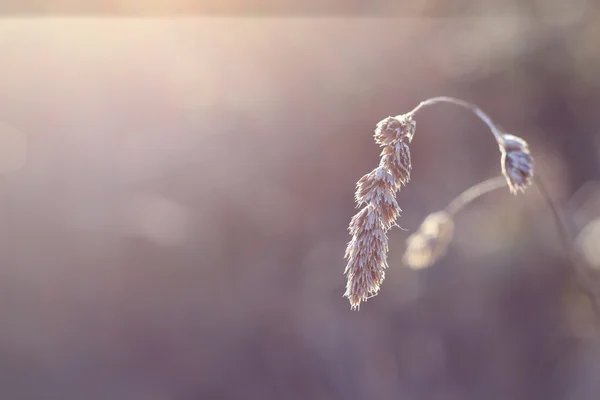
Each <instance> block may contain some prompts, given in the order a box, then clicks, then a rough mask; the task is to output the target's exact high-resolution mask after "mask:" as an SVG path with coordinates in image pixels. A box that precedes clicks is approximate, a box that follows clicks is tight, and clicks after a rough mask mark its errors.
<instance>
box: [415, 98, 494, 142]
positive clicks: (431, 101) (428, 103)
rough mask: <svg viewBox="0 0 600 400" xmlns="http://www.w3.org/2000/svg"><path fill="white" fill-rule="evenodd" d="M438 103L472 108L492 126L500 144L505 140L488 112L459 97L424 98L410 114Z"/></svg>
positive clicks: (489, 126) (491, 128)
mask: <svg viewBox="0 0 600 400" xmlns="http://www.w3.org/2000/svg"><path fill="white" fill-rule="evenodd" d="M438 103H451V104H456V105H458V106H461V107H464V108H466V109H468V110H471V111H472V112H473V113H474V114H475V115H477V117H479V119H480V120H482V121H483V122H484V123H485V124H486V125H487V126H488V128H490V131H492V134H493V135H494V137H495V138H496V141H497V142H498V144H502V141H503V139H502V132H501V131H500V129H498V127H497V126H496V124H494V122H493V121H492V119H491V118H490V117H489V116H488V115H487V114H486V113H484V112H483V111H482V110H481V109H480V108H479V107H477V106H476V105H475V104H472V103H469V102H467V101H464V100H460V99H457V98H454V97H449V96H439V97H432V98H430V99H427V100H424V101H422V102H421V103H419V105H418V106H416V107H415V108H414V109H413V110H412V111H410V112H408V115H410V116H413V115H415V114H416V113H417V112H418V111H419V110H420V109H422V108H424V107H427V106H431V105H434V104H438Z"/></svg>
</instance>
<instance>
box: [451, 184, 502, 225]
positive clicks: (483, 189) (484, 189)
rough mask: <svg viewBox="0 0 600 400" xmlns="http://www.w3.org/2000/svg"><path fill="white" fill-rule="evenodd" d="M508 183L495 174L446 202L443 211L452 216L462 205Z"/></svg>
mask: <svg viewBox="0 0 600 400" xmlns="http://www.w3.org/2000/svg"><path fill="white" fill-rule="evenodd" d="M507 184H508V183H507V182H506V178H504V177H503V176H496V177H494V178H490V179H487V180H485V181H483V182H479V183H478V184H476V185H474V186H471V187H470V188H468V189H467V190H465V191H464V192H462V193H461V194H460V195H459V196H458V197H456V198H455V199H454V200H452V201H451V202H450V204H448V206H447V207H446V209H445V211H446V212H447V213H448V214H450V215H451V216H454V215H455V214H456V213H457V212H458V211H460V210H461V209H462V208H463V207H464V206H466V205H467V204H469V203H470V202H472V201H473V200H475V199H477V198H478V197H480V196H483V195H484V194H486V193H489V192H491V191H494V190H496V189H500V188H502V187H505V186H506V185H507Z"/></svg>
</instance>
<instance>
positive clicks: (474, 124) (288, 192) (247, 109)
mask: <svg viewBox="0 0 600 400" xmlns="http://www.w3.org/2000/svg"><path fill="white" fill-rule="evenodd" d="M437 3H438V2H436V1H420V0H414V1H411V2H410V3H406V4H410V12H407V13H406V15H403V14H402V13H401V12H398V13H393V14H390V15H393V17H392V16H390V17H384V15H385V14H383V13H382V14H381V15H379V16H374V15H371V16H369V17H361V16H360V15H358V14H356V15H354V16H352V15H346V16H343V15H340V16H336V15H322V16H317V15H313V16H304V17H302V16H300V15H288V16H283V15H282V16H277V17H267V16H260V15H248V16H236V17H210V16H199V15H198V16H190V17H188V18H127V19H125V18H122V19H120V18H109V17H104V18H93V17H91V16H90V17H84V16H79V17H71V18H67V17H58V16H53V17H46V18H39V17H38V18H36V17H33V16H28V17H17V16H12V17H11V16H10V15H5V16H3V18H2V19H1V20H0V55H1V58H2V73H1V74H0V121H1V124H0V172H1V174H0V206H1V212H0V226H1V230H0V232H1V234H2V237H1V240H0V261H1V262H0V276H1V279H0V354H1V357H0V398H2V399H6V400H13V399H19V400H20V399H40V400H54V399H57V400H59V399H60V400H71V399H73V400H74V399H87V400H96V399H98V400H100V399H111V400H194V399H244V400H251V399H292V400H293V399H319V400H321V399H322V400H326V399H357V400H358V399H377V400H379V399H382V400H383V399H415V400H420V399H428V400H442V399H443V400H463V399H465V400H467V399H473V400H481V399H511V400H518V399H527V400H531V399H544V400H547V399H569V400H587V399H590V400H591V399H597V398H598V396H599V393H600V379H598V378H599V377H600V345H599V340H598V336H597V335H596V334H595V333H594V330H593V329H594V323H595V322H598V321H597V320H595V319H594V316H593V314H592V312H591V309H590V306H589V303H588V302H587V300H586V298H585V297H584V296H583V295H582V294H581V291H580V290H579V289H578V288H577V286H576V285H575V284H574V276H573V273H572V264H571V263H570V262H569V260H568V259H567V257H566V256H565V250H564V248H562V247H561V244H560V241H559V237H558V234H557V229H556V226H555V223H554V220H553V219H552V214H551V213H550V210H549V209H548V207H547V205H546V204H545V203H544V201H543V200H542V198H541V197H540V194H539V192H538V191H537V189H536V188H535V187H533V188H531V189H529V190H528V191H527V192H526V193H525V194H523V195H519V196H512V195H510V194H509V193H508V190H498V191H495V192H493V193H490V194H488V195H486V196H484V197H482V198H481V199H478V200H477V201H476V202H474V203H473V204H471V205H470V206H469V207H468V208H467V209H465V210H464V211H463V212H461V213H460V214H459V216H458V218H457V220H456V221H455V223H456V232H455V237H454V240H453V242H452V244H451V245H450V248H449V251H448V254H447V256H446V257H445V258H444V259H442V260H441V261H440V262H438V263H437V264H435V265H434V266H432V267H431V268H429V269H425V270H421V271H414V270H411V269H408V268H406V267H404V266H403V265H402V264H401V257H402V254H403V251H404V241H405V239H406V238H407V237H408V235H409V234H410V233H411V232H413V231H414V230H415V229H417V227H418V226H419V224H420V222H421V221H422V219H423V218H424V217H425V216H426V215H427V214H429V213H430V212H433V211H437V210H439V209H441V208H443V207H444V206H445V205H446V204H448V203H449V202H450V201H451V200H452V199H453V198H454V197H455V196H457V195H458V194H460V193H461V192H462V191H463V190H465V189H467V188H468V187H469V186H471V185H473V184H475V183H477V182H480V181H482V180H485V179H487V178H491V177H493V176H497V175H498V174H499V173H500V163H499V160H500V155H499V152H498V148H497V145H496V143H495V142H494V140H493V137H492V136H491V134H490V133H489V131H487V129H486V127H485V125H484V124H483V123H482V122H481V121H479V120H478V119H477V118H476V117H475V116H473V115H472V114H470V113H469V112H467V111H465V110H463V109H460V108H458V107H455V106H452V105H438V106H435V107H431V108H427V109H426V110H424V111H422V112H421V113H419V115H418V117H417V132H416V136H415V139H414V140H413V142H412V144H411V151H412V159H413V172H412V180H411V182H410V183H409V185H408V186H406V187H405V188H404V189H402V191H401V192H400V193H399V194H398V202H399V204H400V206H401V207H402V209H403V210H404V212H403V214H402V217H401V219H400V220H399V224H400V225H401V226H402V227H403V228H404V229H406V231H402V230H401V229H398V228H395V229H393V230H392V231H391V232H390V253H389V263H390V268H389V270H388V271H387V277H386V280H385V281H384V283H383V285H382V289H381V292H380V294H379V295H378V296H376V297H374V298H372V299H371V300H369V301H368V302H367V303H364V304H363V305H362V306H361V309H360V311H359V312H355V311H350V305H349V303H348V301H347V299H345V298H342V294H343V292H344V286H345V283H346V282H345V277H344V276H343V274H342V272H343V270H344V267H345V261H344V260H343V258H342V257H343V253H344V250H345V247H346V243H347V242H348V241H349V239H350V237H349V235H348V232H347V230H346V229H347V226H348V223H349V221H350V218H351V217H352V215H353V214H354V213H355V212H356V209H355V205H354V203H353V194H354V187H355V183H356V181H357V180H358V179H359V178H360V177H361V176H362V175H363V174H365V173H367V172H369V171H370V170H372V169H373V168H374V167H376V166H377V163H378V155H379V148H378V147H377V146H376V145H375V143H374V142H373V137H372V134H373V129H374V127H375V124H376V123H377V122H378V121H379V120H381V119H383V118H385V117H387V116H389V115H397V114H401V113H404V112H407V111H409V110H410V109H412V108H413V107H414V106H416V105H417V104H418V103H419V102H420V101H421V100H424V99H426V98H428V97H432V96H438V95H449V96H455V97H459V98H462V99H464V100H467V101H470V102H474V103H476V104H478V105H479V106H480V107H481V108H482V109H483V110H484V111H486V112H487V113H488V114H489V115H490V116H491V117H492V118H493V119H494V120H495V121H497V122H498V123H499V124H500V125H501V126H502V127H503V128H504V129H506V130H507V131H508V132H511V133H513V134H515V135H518V136H521V137H523V138H525V139H526V140H527V141H528V142H529V145H530V148H531V150H532V153H533V155H534V157H535V160H536V168H537V169H536V171H537V175H538V176H539V177H540V178H541V179H542V180H543V181H544V182H545V183H546V186H547V187H548V190H549V192H550V194H551V196H552V198H553V199H554V201H556V203H557V204H558V205H559V208H560V209H561V211H562V212H563V213H564V215H565V216H566V219H567V220H568V221H569V223H570V224H571V226H572V227H573V233H574V235H576V237H577V239H576V241H575V242H574V243H575V245H576V246H577V249H578V250H579V251H580V254H581V255H582V256H583V257H584V259H585V260H586V261H587V263H588V264H589V268H590V270H589V272H590V273H591V274H592V275H598V274H597V272H596V271H597V269H600V168H599V166H600V164H599V162H600V111H599V110H600V107H599V106H600V5H599V4H598V3H596V2H593V1H591V0H590V1H585V0H576V1H574V2H569V3H567V2H541V1H525V2H502V3H500V2H484V3H481V4H480V5H475V4H474V3H473V4H470V2H460V7H458V8H459V9H460V10H462V11H465V12H464V13H458V14H454V13H447V14H444V13H441V14H442V15H439V14H440V13H438V15H437V16H436V15H435V14H436V10H439V9H438V8H436V7H439V6H440V5H439V4H437ZM378 4H386V5H387V6H388V7H392V8H393V6H394V3H393V2H391V1H390V2H387V3H385V2H378ZM442 10H443V8H442ZM598 287H599V288H600V284H598Z"/></svg>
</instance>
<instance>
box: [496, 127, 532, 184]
mask: <svg viewBox="0 0 600 400" xmlns="http://www.w3.org/2000/svg"><path fill="white" fill-rule="evenodd" d="M500 152H501V153H502V156H501V159H500V162H501V164H502V174H503V175H504V177H505V178H506V181H507V182H508V186H509V189H510V192H511V193H512V194H517V193H518V192H524V191H525V189H527V187H529V186H530V185H531V182H532V179H533V157H532V156H531V153H530V152H529V146H528V145H527V142H526V141H525V140H523V139H521V138H520V137H518V136H514V135H509V134H504V135H502V143H501V144H500Z"/></svg>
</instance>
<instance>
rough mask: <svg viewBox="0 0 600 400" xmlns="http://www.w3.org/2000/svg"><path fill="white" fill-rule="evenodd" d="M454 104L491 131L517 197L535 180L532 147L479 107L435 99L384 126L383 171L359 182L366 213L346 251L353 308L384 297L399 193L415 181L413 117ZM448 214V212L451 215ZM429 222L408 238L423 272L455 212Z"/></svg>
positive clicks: (358, 218)
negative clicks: (381, 291)
mask: <svg viewBox="0 0 600 400" xmlns="http://www.w3.org/2000/svg"><path fill="white" fill-rule="evenodd" d="M438 103H451V104H455V105H458V106H460V107H463V108H466V109H468V110H470V111H471V112H473V113H474V114H475V115H476V116H477V117H478V118H479V119H481V120H482V121H483V122H484V123H485V124H486V125H487V126H488V128H489V129H490V131H491V133H492V134H493V136H494V138H495V139H496V142H497V143H498V145H499V146H500V151H501V153H502V158H501V164H502V173H503V175H504V176H505V179H506V181H507V182H508V184H509V187H510V190H511V192H512V193H517V192H523V191H524V190H525V189H526V188H527V187H528V186H529V185H531V180H532V177H533V159H532V157H531V154H530V153H529V148H528V146H527V143H526V142H525V141H524V140H523V139H521V138H519V137H516V136H513V135H508V134H505V133H504V132H502V131H501V130H500V129H499V128H498V127H497V126H496V124H494V123H493V121H492V119H491V118H490V117H489V116H488V115H487V114H485V113H484V112H483V111H482V110H481V109H480V108H479V107H477V106H476V105H474V104H471V103H468V102H466V101H463V100H460V99H455V98H453V97H446V96H440V97H433V98H430V99H427V100H425V101H422V102H421V103H420V104H419V105H418V106H417V107H415V108H414V109H413V110H412V111H410V112H408V113H406V114H403V115H399V116H396V117H388V118H385V119H384V120H382V121H380V122H379V123H378V124H377V127H376V129H375V135H374V136H375V142H376V143H377V144H379V145H380V146H381V147H383V149H382V151H381V154H380V156H381V160H380V162H379V166H378V167H377V168H375V169H374V170H373V171H371V172H370V173H368V174H366V175H365V176H363V177H362V178H361V179H360V180H359V181H358V183H357V189H356V194H355V200H356V203H357V204H358V206H363V208H362V209H361V210H360V211H359V212H358V214H356V215H355V216H354V217H353V218H352V220H351V221H350V226H349V227H348V229H349V231H350V234H351V235H352V239H351V240H350V242H349V243H348V247H347V248H346V253H345V256H344V257H345V258H346V260H347V265H346V269H345V270H344V274H345V275H346V276H347V279H348V282H347V284H346V291H345V293H344V296H345V297H347V298H348V299H349V300H350V305H351V308H352V309H358V308H359V306H360V303H361V302H362V301H366V300H367V299H368V298H370V297H372V296H374V295H376V294H377V293H378V292H379V288H380V286H381V282H382V281H383V279H384V278H385V270H386V268H387V267H388V264H387V252H388V238H387V231H388V230H389V229H390V228H391V227H392V226H394V225H395V224H396V219H397V218H398V216H399V215H400V212H401V210H400V207H399V206H398V203H397V202H396V193H397V192H398V191H399V190H400V188H401V187H402V186H403V185H406V184H407V183H408V181H409V180H410V171H411V168H412V167H411V159H410V149H409V147H408V144H409V143H410V142H411V140H412V138H413V136H414V133H415V127H416V123H415V121H414V116H415V115H416V114H417V112H418V111H420V110H421V109H423V108H425V107H428V106H431V105H434V104H438ZM446 211H448V210H446ZM430 217H431V218H429V219H428V220H426V221H425V222H424V225H423V226H422V227H421V229H420V231H419V232H417V234H415V235H413V236H411V238H409V250H410V251H409V252H410V253H411V254H408V255H407V256H406V257H405V259H407V260H409V264H411V265H414V266H418V267H424V266H426V265H429V264H431V263H432V262H434V261H435V260H437V259H438V258H439V257H441V255H443V253H444V252H445V249H446V247H447V245H448V242H449V241H450V240H451V238H452V230H453V229H452V227H453V223H452V218H451V217H452V213H451V212H447V213H446V214H439V213H438V214H434V215H433V216H430Z"/></svg>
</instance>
